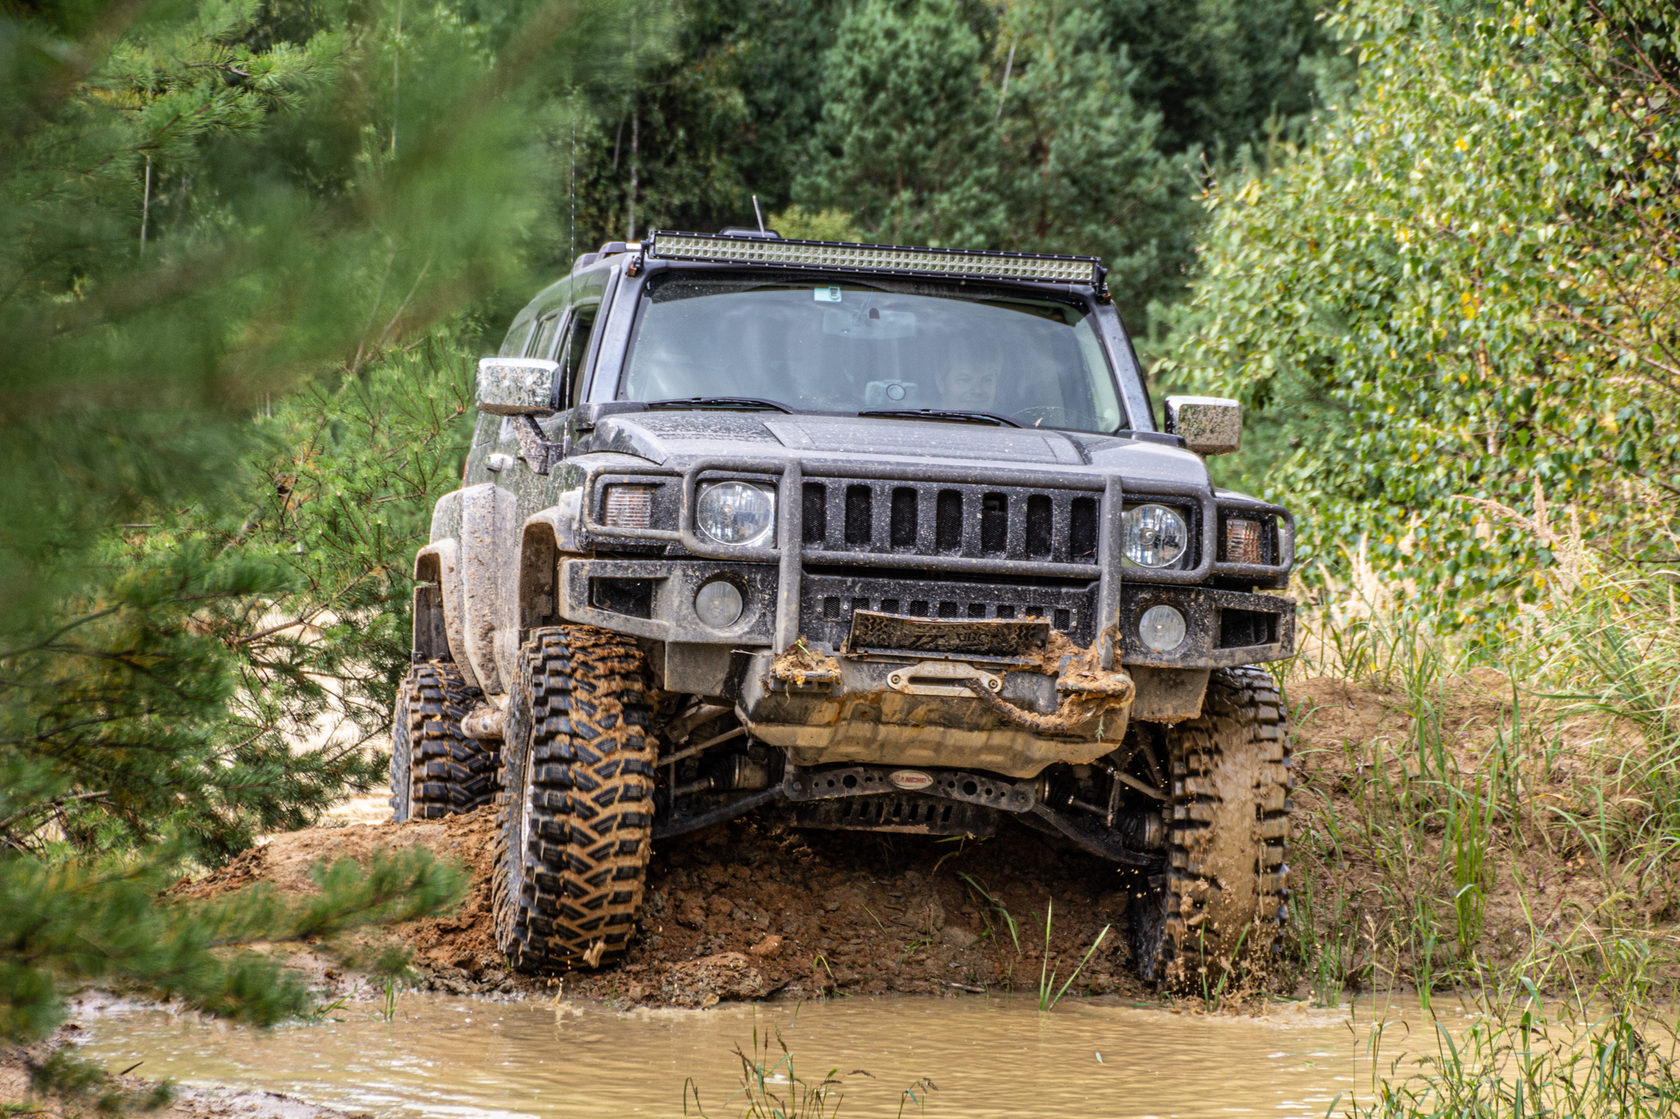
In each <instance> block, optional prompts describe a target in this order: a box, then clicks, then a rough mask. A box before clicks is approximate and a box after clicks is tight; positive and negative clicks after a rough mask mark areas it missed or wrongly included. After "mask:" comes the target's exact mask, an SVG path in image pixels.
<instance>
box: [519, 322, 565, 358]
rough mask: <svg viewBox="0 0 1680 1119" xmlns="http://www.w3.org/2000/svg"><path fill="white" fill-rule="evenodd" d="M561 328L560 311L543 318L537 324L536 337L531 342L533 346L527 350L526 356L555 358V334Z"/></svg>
mask: <svg viewBox="0 0 1680 1119" xmlns="http://www.w3.org/2000/svg"><path fill="white" fill-rule="evenodd" d="M559 330H560V312H559V311H556V312H554V313H553V314H552V315H549V316H548V317H547V318H545V319H543V320H542V322H540V323H538V324H537V333H536V337H535V338H534V339H533V340H532V342H531V348H530V349H528V350H526V351H525V356H526V357H540V358H546V359H548V360H550V361H552V360H553V358H554V335H555V334H556V333H557V332H558V331H559Z"/></svg>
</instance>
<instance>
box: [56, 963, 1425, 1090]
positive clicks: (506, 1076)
mask: <svg viewBox="0 0 1680 1119" xmlns="http://www.w3.org/2000/svg"><path fill="white" fill-rule="evenodd" d="M1376 1009H1377V1011H1378V1012H1380V1013H1383V1014H1386V1015H1387V1016H1389V1017H1390V1018H1391V1019H1393V1018H1399V1017H1401V1016H1404V1017H1406V1018H1408V1019H1410V1020H1412V1021H1418V1020H1420V1018H1421V1015H1420V1014H1419V1013H1418V1011H1417V1008H1416V1005H1415V1004H1413V1005H1411V1006H1410V1007H1407V1006H1405V1005H1404V1004H1399V1003H1394V1002H1392V1001H1386V1000H1385V1001H1384V1002H1383V1003H1382V1004H1381V1006H1380V1007H1378V1008H1376ZM1436 1012H1437V1013H1438V1014H1439V1013H1441V1012H1442V1007H1441V1006H1440V1004H1439V1003H1437V1006H1436ZM1372 1017H1373V1007H1372V1006H1371V1005H1370V1004H1369V1003H1363V1004H1359V1005H1356V1006H1355V1007H1354V1008H1353V1009H1352V1010H1351V1011H1350V1010H1349V1009H1348V1008H1345V1007H1344V1008H1343V1009H1340V1010H1323V1009H1313V1008H1308V1007H1305V1006H1302V1005H1298V1004H1280V1005H1278V1006H1275V1007H1273V1008H1272V1009H1271V1010H1269V1011H1268V1012H1267V1013H1265V1014H1262V1015H1236V1014H1195V1013H1185V1012H1175V1011H1173V1010H1171V1009H1168V1008H1162V1007H1158V1006H1132V1005H1125V1004H1121V1003H1118V1002H1112V1001H1107V1002H1105V1001H1102V1000H1093V1001H1079V1002H1072V1001H1068V1002H1063V1003H1062V1004H1060V1005H1059V1006H1057V1007H1056V1008H1055V1009H1054V1010H1053V1011H1052V1012H1051V1013H1048V1014H1040V1013H1039V1011H1038V1008H1037V1005H1036V1003H1035V1002H1034V1001H1033V1000H1032V999H1030V998H1006V999H997V998H987V997H982V996H975V997H973V998H962V999H937V998H917V997H903V996H900V997H896V998H842V999H832V1000H827V1001H823V1002H814V1003H806V1004H803V1005H799V1006H794V1005H790V1004H786V1003H772V1004H762V1005H759V1006H757V1007H753V1006H748V1005H732V1006H723V1007H718V1008H714V1009H711V1010H704V1011H691V1010H632V1011H614V1010H611V1009H606V1008H603V1007H600V1006H597V1005H590V1004H573V1003H567V1002H565V1001H559V1002H550V1001H547V1000H533V1001H522V1002H491V1001H484V1000H478V999H463V998H452V997H449V996H445V995H418V994H410V995H404V996H402V997H401V998H399V999H398V1001H397V1003H396V1007H395V1013H394V1016H393V1017H392V1018H391V1020H389V1021H386V1020H385V1019H384V1006H383V1004H378V1005H375V1004H349V1005H345V1006H342V1007H340V1008H338V1009H337V1010H335V1011H334V1012H333V1014H332V1018H331V1019H330V1020H327V1021H323V1022H319V1023H313V1024H307V1025H294V1026H287V1027H282V1028H280V1029H275V1030H271V1031H269V1032H266V1033H263V1032H258V1031H253V1030H250V1029H246V1028H242V1027H233V1026H227V1025H224V1024H219V1023H214V1022H207V1021H204V1020H201V1019H198V1018H191V1017H177V1016H174V1015H172V1014H170V1013H169V1012H167V1011H163V1010H156V1009H147V1010H125V1011H120V1012H115V1013H109V1014H105V1015H102V1016H99V1017H95V1018H92V1019H91V1020H84V1025H85V1027H86V1033H85V1035H84V1036H85V1038H86V1041H85V1044H84V1046H83V1049H82V1052H83V1053H84V1054H85V1055H86V1056H88V1057H91V1058H93V1059H95V1060H97V1061H99V1062H100V1063H102V1064H104V1065H105V1066H107V1067H110V1068H113V1069H123V1068H127V1067H128V1066H130V1065H133V1064H135V1062H137V1061H138V1062H143V1063H141V1064H140V1066H139V1068H137V1069H136V1070H135V1072H136V1073H137V1074H138V1075H142V1076H148V1077H151V1078H154V1079H161V1078H164V1077H169V1078H172V1079H174V1080H176V1081H178V1082H183V1083H187V1084H193V1085H232V1086H238V1087H254V1088H262V1089H267V1090H269V1091H274V1092H281V1093H285V1094H287V1095H291V1096H295V1097H298V1098H301V1099H304V1100H307V1101H309V1102H312V1103H319V1104H326V1105H329V1106H333V1107H338V1108H343V1109H346V1110H352V1111H365V1112H370V1113H372V1114H375V1115H379V1116H414V1115H427V1116H433V1115H435V1116H459V1117H468V1116H471V1117H480V1116H485V1117H489V1116H498V1117H499V1116H509V1117H512V1116H520V1117H525V1116H530V1117H548V1116H555V1117H562V1116H563V1117H567V1119H570V1117H574V1116H577V1117H583V1116H616V1115H628V1114H638V1115H655V1116H679V1115H682V1114H683V1100H684V1083H685V1081H686V1080H688V1079H689V1078H690V1077H692V1078H693V1080H694V1082H695V1083H696V1084H697V1085H698V1089H699V1094H700V1102H701V1103H702V1104H703V1105H704V1106H705V1109H706V1112H707V1113H708V1114H710V1115H713V1116H725V1115H728V1116H733V1115H738V1114H740V1113H741V1112H742V1110H743V1109H744V1106H745V1101H744V1100H743V1099H742V1098H741V1097H740V1096H738V1095H736V1094H735V1093H736V1092H737V1090H738V1089H739V1088H740V1084H741V1064H740V1060H739V1058H737V1057H736V1055H735V1050H736V1048H737V1047H740V1048H741V1049H743V1050H747V1051H748V1052H749V1053H750V1052H751V1051H752V1049H753V1037H754V1031H755V1029H756V1031H757V1033H758V1036H759V1038H760V1039H761V1041H762V1040H763V1039H764V1038H766V1037H769V1038H775V1037H777V1036H779V1037H780V1040H781V1042H782V1043H784V1044H785V1045H786V1047H787V1050H788V1051H789V1052H791V1054H792V1060H793V1071H794V1073H795V1074H796V1075H797V1076H798V1077H799V1078H800V1079H801V1080H806V1081H808V1082H810V1083H816V1082H818V1081H820V1080H821V1079H822V1078H823V1076H824V1075H825V1074H826V1073H827V1072H828V1070H829V1069H831V1068H838V1069H840V1070H841V1071H842V1072H846V1071H848V1070H852V1069H862V1070H866V1071H867V1073H868V1075H867V1076H864V1075H862V1074H855V1073H854V1074H851V1075H849V1076H847V1077H846V1079H845V1082H844V1084H843V1085H842V1089H841V1090H842V1091H843V1092H844V1107H843V1108H842V1114H845V1115H850V1116H892V1115H896V1114H898V1110H899V1103H900V1093H901V1091H902V1090H903V1089H905V1088H907V1087H909V1086H911V1085H912V1084H913V1083H914V1082H916V1081H917V1080H918V1079H919V1078H922V1077H926V1078H929V1079H931V1080H932V1081H933V1083H934V1084H936V1085H937V1086H938V1090H937V1091H936V1092H934V1093H932V1094H931V1096H929V1098H928V1099H927V1101H926V1111H925V1114H926V1115H928V1116H935V1117H937V1116H961V1117H963V1119H988V1117H993V1116H998V1117H1001V1116H1010V1117H1018V1116H1023V1115H1032V1116H1069V1117H1074V1116H1077V1117H1079V1119H1089V1117H1090V1116H1092V1115H1114V1116H1121V1115H1124V1116H1138V1117H1143V1116H1160V1117H1162V1119H1165V1117H1168V1116H1179V1117H1185V1119H1199V1117H1213V1116H1219V1117H1221V1119H1228V1117H1231V1116H1244V1115H1255V1116H1271V1117H1276V1119H1288V1117H1295V1116H1300V1117H1303V1119H1319V1117H1321V1116H1323V1115H1324V1114H1325V1110H1326V1108H1327V1107H1328V1106H1329V1105H1330V1103H1331V1102H1332V1100H1334V1099H1335V1097H1336V1096H1337V1094H1338V1093H1342V1092H1346V1091H1351V1090H1354V1089H1356V1088H1357V1089H1359V1090H1360V1092H1361V1094H1362V1095H1364V1094H1366V1093H1368V1091H1369V1087H1370V1084H1369V1068H1370V1063H1369V1061H1368V1060H1367V1059H1365V1048H1364V1039H1365V1037H1367V1036H1368V1033H1369V1023H1370V1021H1371V1019H1372ZM1445 1021H1447V1022H1448V1023H1449V1025H1450V1023H1451V1021H1452V1020H1451V1019H1450V1018H1448V1019H1445ZM1392 1028H1393V1027H1390V1029H1392ZM1427 1032H1428V1030H1427V1027H1426V1028H1425V1030H1424V1031H1423V1032H1421V1033H1420V1032H1418V1031H1416V1030H1414V1031H1413V1039H1414V1042H1415V1043H1418V1044H1422V1043H1424V1035H1425V1034H1426V1033H1427ZM771 1045H772V1049H773V1054H772V1060H771V1062H767V1063H773V1062H774V1060H776V1059H779V1058H780V1057H781V1055H782V1050H781V1049H780V1047H779V1046H778V1045H777V1044H776V1042H774V1041H772V1042H771ZM1356 1058H1358V1061H1357V1064H1356ZM775 1076H776V1078H777V1080H778V1081H781V1080H783V1079H784V1078H785V1069H781V1070H777V1071H776V1073H775ZM772 1087H773V1088H777V1089H778V1090H779V1091H780V1092H781V1093H782V1094H785V1093H786V1091H787V1085H786V1084H785V1083H778V1084H773V1085H772ZM689 1106H690V1112H691V1113H692V1111H693V1104H692V1099H691V1100H690V1105H689ZM905 1114H911V1115H913V1114H917V1108H916V1107H915V1106H914V1105H912V1106H910V1107H907V1108H906V1110H905Z"/></svg>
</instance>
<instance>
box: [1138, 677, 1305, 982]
mask: <svg viewBox="0 0 1680 1119" xmlns="http://www.w3.org/2000/svg"><path fill="white" fill-rule="evenodd" d="M1165 739H1166V746H1167V757H1168V765H1169V770H1170V774H1171V778H1170V780H1171V788H1170V789H1169V790H1168V794H1169V795H1168V801H1167V806H1166V825H1167V861H1166V866H1165V867H1164V868H1163V871H1162V874H1161V876H1160V878H1159V879H1157V880H1154V881H1152V882H1151V883H1150V885H1149V886H1148V888H1146V889H1143V890H1141V891H1139V892H1138V893H1137V894H1136V895H1135V896H1134V898H1133V902H1132V906H1131V926H1132V954H1133V957H1134V959H1135V960H1136V962H1137V968H1138V972H1139V974H1140V975H1141V976H1142V977H1143V978H1144V979H1148V980H1153V981H1155V982H1158V983H1160V984H1161V985H1162V986H1163V987H1164V988H1166V989H1169V990H1173V991H1178V992H1180V993H1184V994H1194V995H1199V996H1202V997H1210V996H1212V995H1214V994H1216V993H1217V992H1219V991H1220V990H1222V989H1224V988H1225V987H1226V985H1227V983H1228V982H1229V981H1230V979H1231V978H1233V977H1234V976H1235V975H1236V974H1237V973H1239V972H1250V973H1252V972H1253V971H1255V969H1256V967H1257V966H1263V965H1264V964H1266V963H1267V962H1268V961H1270V959H1271V956H1272V946H1273V944H1274V943H1275V941H1276V939H1277V934H1278V929H1279V927H1280V926H1281V924H1282V921H1283V917H1284V906H1285V902H1286V900H1287V898H1288V888H1287V882H1288V877H1289V868H1288V867H1287V865H1285V863H1284V855H1285V848H1286V847H1287V845H1288V842H1289V784H1290V775H1289V742H1288V725H1287V715H1286V712H1285V709H1284V704H1283V699H1282V697H1281V696H1280V695H1279V694H1278V689H1277V684H1276V683H1275V682H1274V681H1273V680H1272V677H1271V675H1270V674H1269V673H1267V672H1266V671H1265V670H1263V669H1260V668H1254V667H1247V668H1236V669H1223V670H1219V671H1216V672H1214V673H1213V674H1212V676H1211V677H1210V679H1209V680H1208V690H1207V699H1206V701H1205V702H1204V703H1203V706H1202V714H1201V715H1200V716H1199V717H1197V718H1195V719H1191V720H1189V721H1187V722H1183V723H1179V724H1177V725H1175V726H1172V727H1169V728H1167V729H1166V733H1165Z"/></svg>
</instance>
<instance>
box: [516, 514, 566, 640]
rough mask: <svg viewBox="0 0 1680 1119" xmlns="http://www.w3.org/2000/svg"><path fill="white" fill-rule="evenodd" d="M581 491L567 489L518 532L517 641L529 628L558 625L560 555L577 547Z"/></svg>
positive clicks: (525, 636) (526, 520)
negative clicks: (556, 500)
mask: <svg viewBox="0 0 1680 1119" xmlns="http://www.w3.org/2000/svg"><path fill="white" fill-rule="evenodd" d="M581 492H582V491H580V490H570V491H567V492H566V493H564V494H562V495H561V499H560V501H559V502H558V503H557V504H555V505H551V506H549V507H548V508H547V509H544V510H542V511H540V512H537V513H533V514H532V515H531V516H529V517H527V518H526V519H525V524H524V527H523V528H522V529H521V530H520V536H519V575H518V584H517V587H516V590H515V594H516V595H517V602H518V611H519V615H518V616H519V644H520V645H524V644H525V641H526V639H527V638H529V637H530V635H531V631H532V630H534V629H538V628H540V627H542V626H553V625H559V624H560V623H561V622H563V621H565V620H566V619H565V618H563V617H562V616H561V613H560V557H561V556H562V555H576V554H578V552H579V551H580V549H579V547H578V539H577V530H576V527H575V526H576V524H577V505H578V499H579V496H580V494H581Z"/></svg>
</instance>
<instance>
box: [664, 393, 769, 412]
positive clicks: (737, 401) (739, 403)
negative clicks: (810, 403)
mask: <svg viewBox="0 0 1680 1119" xmlns="http://www.w3.org/2000/svg"><path fill="white" fill-rule="evenodd" d="M642 407H644V408H649V409H652V408H741V409H745V410H752V411H760V410H766V411H771V412H787V413H788V414H790V415H791V414H792V413H793V409H792V408H789V407H788V406H787V405H786V404H780V403H778V402H776V401H774V400H762V399H760V398H759V397H756V396H686V397H682V398H680V399H675V400H648V401H644V402H643V403H642Z"/></svg>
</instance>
